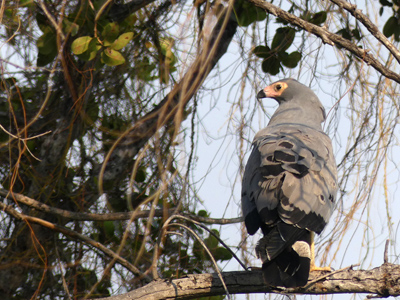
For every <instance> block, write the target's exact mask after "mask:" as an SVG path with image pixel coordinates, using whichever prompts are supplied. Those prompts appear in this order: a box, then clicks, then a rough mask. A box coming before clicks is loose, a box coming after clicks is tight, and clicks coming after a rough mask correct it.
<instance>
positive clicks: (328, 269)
mask: <svg viewBox="0 0 400 300" xmlns="http://www.w3.org/2000/svg"><path fill="white" fill-rule="evenodd" d="M312 271H328V272H332V269H331V267H317V266H316V265H311V266H310V272H312Z"/></svg>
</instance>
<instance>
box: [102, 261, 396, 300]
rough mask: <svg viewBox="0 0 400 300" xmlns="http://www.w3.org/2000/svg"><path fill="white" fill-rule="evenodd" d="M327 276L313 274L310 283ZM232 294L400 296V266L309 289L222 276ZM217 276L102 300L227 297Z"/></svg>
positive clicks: (354, 273) (353, 273)
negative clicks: (362, 294) (363, 294)
mask: <svg viewBox="0 0 400 300" xmlns="http://www.w3.org/2000/svg"><path fill="white" fill-rule="evenodd" d="M324 274H325V273H323V272H319V271H315V272H311V274H310V278H309V281H313V280H315V279H318V277H320V276H322V275H324ZM222 275H223V277H224V281H225V284H226V286H227V288H228V290H229V293H230V294H242V293H282V294H313V295H314V294H342V293H369V294H374V295H378V296H381V297H389V296H399V295H400V284H399V282H400V266H399V265H394V264H383V265H382V266H380V267H377V268H374V269H372V270H353V269H347V270H344V271H342V272H338V273H334V274H332V275H331V276H328V277H327V278H323V279H321V280H320V281H317V282H314V283H313V284H311V285H310V286H308V287H307V286H306V287H305V288H295V289H284V288H270V287H266V286H265V284H264V281H263V279H262V273H261V271H260V270H257V271H238V272H224V273H222ZM224 294H225V291H224V288H223V286H222V283H221V281H220V280H219V278H218V276H217V274H198V275H187V277H185V278H180V279H172V280H157V281H153V282H151V283H149V284H147V285H145V286H144V287H142V288H139V289H136V290H134V291H131V292H129V293H127V294H123V295H119V296H113V297H107V298H102V299H103V300H122V299H130V300H172V299H174V300H175V299H176V300H182V299H185V300H187V299H195V298H199V297H209V296H215V295H224Z"/></svg>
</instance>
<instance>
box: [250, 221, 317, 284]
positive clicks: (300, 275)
mask: <svg viewBox="0 0 400 300" xmlns="http://www.w3.org/2000/svg"><path fill="white" fill-rule="evenodd" d="M292 229H293V227H292ZM296 229H297V230H298V231H299V232H297V233H294V236H290V237H289V236H286V238H288V239H287V240H286V238H285V234H283V233H284V231H283V230H280V231H279V230H278V232H279V233H280V234H279V236H276V234H274V232H269V234H267V235H266V236H264V237H263V238H262V239H261V240H260V241H259V242H258V244H257V247H256V252H257V255H258V256H259V257H260V258H261V259H262V261H263V265H262V270H263V277H264V281H265V283H266V285H268V286H284V287H298V286H304V285H306V283H307V281H308V276H309V273H310V261H311V249H310V232H309V231H308V230H304V229H300V228H296ZM297 230H294V231H297ZM300 230H301V232H300ZM291 233H293V231H292V232H291ZM272 236H273V237H272ZM300 236H301V237H300ZM278 237H279V238H278ZM294 237H296V238H295V242H294V243H293V241H290V240H291V239H292V238H294ZM275 239H278V240H280V242H281V243H282V244H281V245H279V246H278V247H277V244H279V243H277V242H276V241H275V243H271V242H272V241H274V240H275ZM284 242H286V243H284ZM284 244H285V245H284ZM279 248H280V249H279ZM278 249H279V250H278Z"/></svg>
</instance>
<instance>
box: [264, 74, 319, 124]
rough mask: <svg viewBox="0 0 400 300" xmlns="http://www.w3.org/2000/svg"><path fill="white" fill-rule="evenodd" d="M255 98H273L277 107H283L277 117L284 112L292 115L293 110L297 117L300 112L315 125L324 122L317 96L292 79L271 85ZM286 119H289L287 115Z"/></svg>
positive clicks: (299, 115)
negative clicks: (312, 120) (314, 122)
mask: <svg viewBox="0 0 400 300" xmlns="http://www.w3.org/2000/svg"><path fill="white" fill-rule="evenodd" d="M257 98H258V99H261V98H273V99H275V100H276V101H278V103H279V106H283V107H281V109H279V115H281V113H282V112H284V111H286V112H288V114H290V115H293V114H294V112H293V109H296V111H298V113H297V117H300V118H301V117H302V116H301V113H299V110H301V111H302V112H303V114H304V116H303V117H304V118H309V117H312V118H313V119H314V121H316V122H317V123H321V122H323V121H324V120H325V109H324V107H323V106H322V104H321V102H320V101H319V99H318V97H317V95H316V94H315V93H314V92H313V91H312V90H311V89H310V88H309V87H307V86H305V85H304V84H302V83H300V82H298V81H297V80H295V79H292V78H286V79H282V80H279V81H277V82H274V83H272V84H271V85H269V86H267V87H266V88H264V89H262V90H261V91H259V92H258V94H257ZM277 112H278V111H277ZM286 117H287V118H290V116H289V115H286Z"/></svg>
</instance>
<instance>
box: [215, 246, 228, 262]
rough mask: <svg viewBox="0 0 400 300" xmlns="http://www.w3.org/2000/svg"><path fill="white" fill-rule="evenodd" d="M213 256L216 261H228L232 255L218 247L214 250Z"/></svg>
mask: <svg viewBox="0 0 400 300" xmlns="http://www.w3.org/2000/svg"><path fill="white" fill-rule="evenodd" d="M214 253H215V255H214V258H215V259H216V260H221V261H222V260H230V259H231V258H232V253H231V252H230V251H229V250H227V249H225V248H224V247H218V248H217V249H215V252H214Z"/></svg>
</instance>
